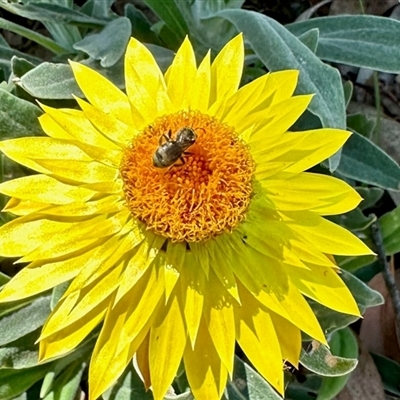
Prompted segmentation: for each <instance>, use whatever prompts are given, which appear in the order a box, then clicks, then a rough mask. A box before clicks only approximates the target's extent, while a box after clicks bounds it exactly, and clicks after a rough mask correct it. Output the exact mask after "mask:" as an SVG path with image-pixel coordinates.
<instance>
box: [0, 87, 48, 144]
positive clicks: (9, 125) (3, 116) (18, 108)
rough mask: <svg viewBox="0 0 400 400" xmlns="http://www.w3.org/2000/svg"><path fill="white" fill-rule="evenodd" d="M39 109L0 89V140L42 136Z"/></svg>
mask: <svg viewBox="0 0 400 400" xmlns="http://www.w3.org/2000/svg"><path fill="white" fill-rule="evenodd" d="M41 114H42V112H41V111H40V109H39V107H37V106H35V105H34V104H32V103H29V102H28V101H25V100H22V99H19V98H18V97H16V96H13V95H12V94H11V93H8V92H7V91H5V90H2V89H0V140H4V139H11V138H17V137H23V136H35V135H42V134H43V131H42V128H41V127H40V125H39V122H38V120H37V118H38V117H39V115H41Z"/></svg>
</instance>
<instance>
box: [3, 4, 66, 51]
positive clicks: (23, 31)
mask: <svg viewBox="0 0 400 400" xmlns="http://www.w3.org/2000/svg"><path fill="white" fill-rule="evenodd" d="M1 5H2V3H1V2H0V7H1ZM44 24H46V22H44ZM49 24H51V23H50V22H49ZM0 28H1V29H7V30H9V31H11V32H13V33H16V34H17V35H20V36H22V37H25V38H27V39H29V40H32V41H34V42H35V43H38V44H40V45H41V46H43V47H45V48H46V49H48V50H50V51H52V52H53V53H54V54H65V53H68V52H70V50H71V47H70V46H69V44H68V43H67V45H66V46H64V43H63V42H60V43H56V42H55V41H54V40H53V39H50V38H48V37H46V36H44V35H42V34H40V33H38V32H36V31H34V30H31V29H28V28H25V27H24V26H22V25H18V24H15V23H14V22H11V21H8V20H6V19H4V18H0Z"/></svg>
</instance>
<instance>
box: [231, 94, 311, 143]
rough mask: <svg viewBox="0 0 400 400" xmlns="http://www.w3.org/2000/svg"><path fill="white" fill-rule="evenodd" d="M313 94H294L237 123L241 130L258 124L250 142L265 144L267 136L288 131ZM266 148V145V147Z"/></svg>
mask: <svg viewBox="0 0 400 400" xmlns="http://www.w3.org/2000/svg"><path fill="white" fill-rule="evenodd" d="M312 97H313V96H312V95H308V94H307V95H301V96H294V97H291V98H289V99H287V100H284V101H282V102H280V103H277V104H275V105H273V106H271V107H268V108H267V109H266V110H260V111H258V112H255V113H253V114H251V115H249V116H248V117H247V118H245V119H243V120H242V121H239V122H238V123H237V125H236V127H237V129H238V130H239V131H242V130H245V129H246V128H248V127H249V126H251V125H255V124H258V125H259V126H260V128H258V129H255V131H254V134H253V135H252V137H251V138H250V140H249V142H250V144H252V143H257V141H259V142H260V143H257V146H259V147H260V148H261V147H262V146H263V139H264V138H265V137H266V136H275V135H280V134H282V133H284V132H286V131H287V130H288V129H289V128H290V127H291V126H292V125H293V124H294V123H295V122H296V121H297V120H298V119H299V117H300V116H301V114H303V113H304V111H305V110H306V109H307V107H308V105H309V104H310V102H311V100H312ZM264 148H265V147H264Z"/></svg>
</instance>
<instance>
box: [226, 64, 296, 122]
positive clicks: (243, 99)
mask: <svg viewBox="0 0 400 400" xmlns="http://www.w3.org/2000/svg"><path fill="white" fill-rule="evenodd" d="M298 75H299V71H296V70H288V71H279V72H272V73H269V74H265V75H263V76H261V77H259V78H257V79H254V80H253V81H252V82H250V83H248V84H247V85H245V86H243V87H241V88H240V89H239V90H238V91H237V92H236V93H234V94H233V96H232V97H231V98H230V99H229V100H228V101H227V104H226V110H225V112H226V114H224V115H223V120H224V121H226V122H227V123H228V124H229V125H233V126H238V124H239V123H240V122H241V120H243V119H244V118H247V116H248V115H250V114H252V113H256V112H258V111H260V110H263V111H264V113H266V114H265V115H268V110H269V107H271V106H272V105H273V104H276V103H280V102H282V101H284V100H287V99H289V98H290V97H291V96H292V94H293V92H294V90H295V88H296V84H297V79H298Z"/></svg>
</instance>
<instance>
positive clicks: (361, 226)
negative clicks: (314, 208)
mask: <svg viewBox="0 0 400 400" xmlns="http://www.w3.org/2000/svg"><path fill="white" fill-rule="evenodd" d="M329 219H330V220H331V221H333V222H335V223H337V224H340V225H342V226H344V227H345V228H346V229H349V230H351V231H353V232H359V231H364V230H366V229H368V228H369V227H370V226H371V225H372V223H373V222H374V220H375V217H373V216H369V217H366V216H365V215H364V214H363V213H362V211H361V209H360V208H358V207H357V208H355V209H354V210H352V211H349V212H347V213H345V214H341V215H333V216H331V217H329Z"/></svg>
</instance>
